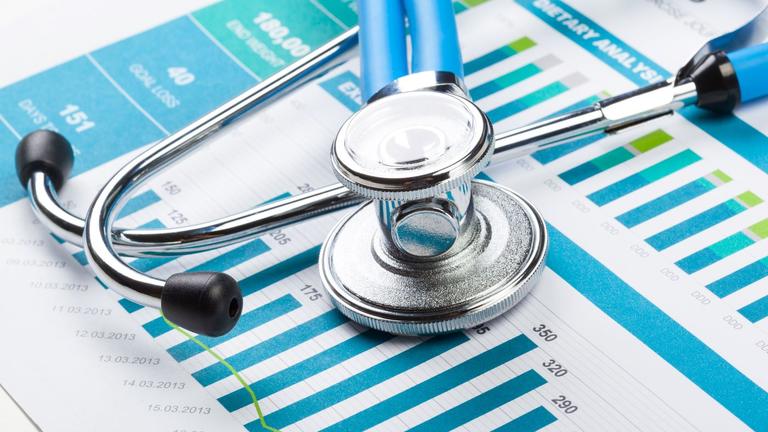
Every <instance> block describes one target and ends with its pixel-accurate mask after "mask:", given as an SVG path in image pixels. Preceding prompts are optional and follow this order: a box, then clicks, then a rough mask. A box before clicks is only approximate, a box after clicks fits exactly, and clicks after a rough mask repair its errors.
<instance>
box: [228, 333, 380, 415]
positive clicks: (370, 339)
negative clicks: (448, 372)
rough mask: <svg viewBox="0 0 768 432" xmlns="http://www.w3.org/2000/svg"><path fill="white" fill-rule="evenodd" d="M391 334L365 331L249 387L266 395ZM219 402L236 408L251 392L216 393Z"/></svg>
mask: <svg viewBox="0 0 768 432" xmlns="http://www.w3.org/2000/svg"><path fill="white" fill-rule="evenodd" d="M394 337H395V336H394V335H392V334H390V333H382V332H379V331H376V330H368V331H365V332H363V333H360V334H358V335H356V336H353V337H351V338H349V339H347V340H345V341H343V342H341V343H339V344H337V345H334V346H332V347H331V348H328V349H326V350H324V351H322V352H320V353H318V354H315V355H313V356H311V357H309V358H307V359H305V360H303V361H300V362H298V363H296V364H294V365H293V366H289V367H287V368H285V369H283V370H281V371H279V372H276V373H274V374H272V375H270V376H267V377H265V378H262V379H260V380H258V381H256V382H254V383H253V387H254V388H257V389H259V396H260V397H262V398H264V397H267V396H270V395H272V394H275V393H277V392H279V391H281V390H284V389H286V388H288V387H290V386H292V385H294V384H296V383H298V382H301V381H303V380H305V379H307V378H310V377H312V376H314V375H317V374H318V373H320V372H323V371H325V370H327V369H330V368H331V367H333V366H336V365H338V364H341V363H343V362H345V361H347V360H349V359H351V358H353V357H355V356H357V355H359V354H362V353H364V352H366V351H368V350H370V349H372V348H375V347H377V346H379V345H381V344H382V343H384V342H387V341H389V340H391V339H392V338H394ZM219 402H220V403H221V404H222V405H223V406H224V408H226V409H227V410H229V411H230V412H232V411H236V410H238V409H240V408H243V407H245V406H248V405H250V404H251V403H252V401H251V396H250V395H249V394H248V391H247V390H246V389H244V388H241V389H238V390H235V391H233V392H232V393H228V394H226V395H224V396H222V397H220V398H219Z"/></svg>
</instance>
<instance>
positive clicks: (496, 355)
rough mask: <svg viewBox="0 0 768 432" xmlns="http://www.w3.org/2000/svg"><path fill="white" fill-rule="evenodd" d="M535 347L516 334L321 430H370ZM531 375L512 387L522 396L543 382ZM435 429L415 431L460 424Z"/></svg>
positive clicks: (326, 431) (429, 426)
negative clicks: (520, 392)
mask: <svg viewBox="0 0 768 432" xmlns="http://www.w3.org/2000/svg"><path fill="white" fill-rule="evenodd" d="M534 348H536V344H534V343H533V341H531V340H530V339H529V338H528V337H526V336H525V335H518V336H516V337H514V338H512V339H510V340H509V341H507V342H504V343H502V344H500V345H498V346H496V347H494V348H492V349H489V350H487V351H484V352H482V353H480V354H478V355H476V356H475V357H472V358H471V359H469V360H466V361H464V362H463V363H461V364H459V365H456V366H454V367H451V368H450V369H448V370H446V371H445V372H442V373H439V374H437V375H435V376H434V377H432V378H429V379H427V380H426V381H423V382H421V383H419V384H416V385H415V386H413V387H410V388H409V389H407V390H404V391H403V392H401V393H398V394H396V395H394V396H392V397H390V398H388V399H386V400H383V401H381V402H379V403H377V404H376V405H374V406H372V407H370V408H367V409H365V410H363V411H360V412H359V413H357V414H355V415H353V416H350V417H348V418H346V419H344V420H343V421H341V422H339V423H336V424H335V425H333V426H330V427H328V428H326V429H325V430H324V431H325V432H330V431H348V430H365V429H369V428H371V427H373V426H375V425H377V424H379V423H381V422H383V421H385V420H387V419H388V418H390V417H393V416H396V415H398V414H401V413H403V412H405V411H407V410H409V409H411V408H413V407H415V406H417V405H419V404H421V403H423V402H426V401H427V400H429V399H432V398H434V397H436V396H438V395H440V394H442V393H445V392H447V391H449V390H451V389H453V388H454V387H457V386H459V385H461V384H463V383H465V382H468V381H470V380H471V379H473V378H476V377H478V376H480V375H482V374H484V373H485V372H488V371H490V370H491V369H494V368H496V367H498V366H501V365H502V364H504V363H506V362H508V361H510V360H512V359H514V358H517V357H519V356H521V355H523V354H525V353H527V352H529V351H531V350H533V349H534ZM531 373H532V374H533V375H536V377H538V378H535V377H533V376H531V377H530V379H531V381H530V382H528V381H526V382H527V384H523V385H517V384H512V386H513V387H516V389H517V390H524V391H523V393H525V392H527V391H530V390H533V388H535V387H538V386H539V385H542V384H543V383H544V379H543V378H541V376H539V375H538V374H537V373H536V372H533V371H531ZM521 376H522V375H521ZM518 378H519V377H518ZM525 380H528V378H525ZM512 381H514V380H512ZM518 384H519V383H518ZM507 390H511V389H507ZM514 393H515V392H510V393H509V394H510V396H511V395H512V394H514ZM515 397H516V396H512V399H514V398H515ZM493 399H497V395H494V396H493ZM508 400H511V399H508ZM502 403H503V402H502ZM475 409H477V408H475ZM448 412H451V411H447V412H446V413H448ZM454 414H455V412H454ZM473 416H477V415H473ZM441 421H442V420H441ZM434 426H435V427H432V426H431V425H427V426H426V429H425V428H417V429H419V430H450V429H453V428H455V427H457V426H459V425H455V426H453V427H439V426H438V425H437V424H435V425H434Z"/></svg>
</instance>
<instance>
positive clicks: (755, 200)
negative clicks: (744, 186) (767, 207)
mask: <svg viewBox="0 0 768 432" xmlns="http://www.w3.org/2000/svg"><path fill="white" fill-rule="evenodd" d="M736 198H737V199H738V200H739V201H741V202H742V203H743V204H744V205H746V206H747V208H752V207H754V206H756V205H758V204H760V203H761V202H763V199H762V198H760V197H759V196H757V195H755V194H754V193H752V192H749V191H747V192H744V193H743V194H741V195H739V196H737V197H736Z"/></svg>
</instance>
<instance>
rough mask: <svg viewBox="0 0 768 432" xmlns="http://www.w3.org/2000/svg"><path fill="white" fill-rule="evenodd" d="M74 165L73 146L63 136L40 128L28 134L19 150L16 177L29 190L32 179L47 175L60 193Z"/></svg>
mask: <svg viewBox="0 0 768 432" xmlns="http://www.w3.org/2000/svg"><path fill="white" fill-rule="evenodd" d="M74 163H75V154H74V152H73V151H72V146H71V145H70V144H69V141H67V139H66V138H64V137H63V136H62V135H61V134H59V133H57V132H54V131H50V130H46V129H40V130H36V131H34V132H31V133H29V134H27V136H25V137H24V138H22V139H21V141H20V142H19V145H18V147H16V176H17V177H18V178H19V181H20V182H21V185H22V186H23V187H25V188H26V187H27V183H28V182H29V178H30V177H32V174H34V173H35V172H38V171H42V172H44V173H45V174H46V175H47V176H48V177H49V178H50V179H51V181H52V182H53V185H54V186H55V187H56V190H57V191H58V190H59V189H61V187H62V186H63V185H64V182H65V181H66V180H67V177H69V173H70V172H71V171H72V165H74Z"/></svg>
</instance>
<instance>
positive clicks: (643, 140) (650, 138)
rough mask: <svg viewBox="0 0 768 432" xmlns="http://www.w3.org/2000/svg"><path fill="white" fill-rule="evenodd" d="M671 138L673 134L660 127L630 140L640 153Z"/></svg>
mask: <svg viewBox="0 0 768 432" xmlns="http://www.w3.org/2000/svg"><path fill="white" fill-rule="evenodd" d="M671 140H672V136H671V135H669V134H668V133H666V132H664V131H663V130H661V129H658V130H655V131H653V132H651V133H649V134H647V135H643V136H641V137H640V138H637V139H636V140H634V141H630V143H629V145H631V146H632V147H634V148H635V150H637V151H639V152H640V153H645V152H647V151H648V150H651V149H654V148H656V147H658V146H660V145H662V144H664V143H665V142H667V141H671Z"/></svg>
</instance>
